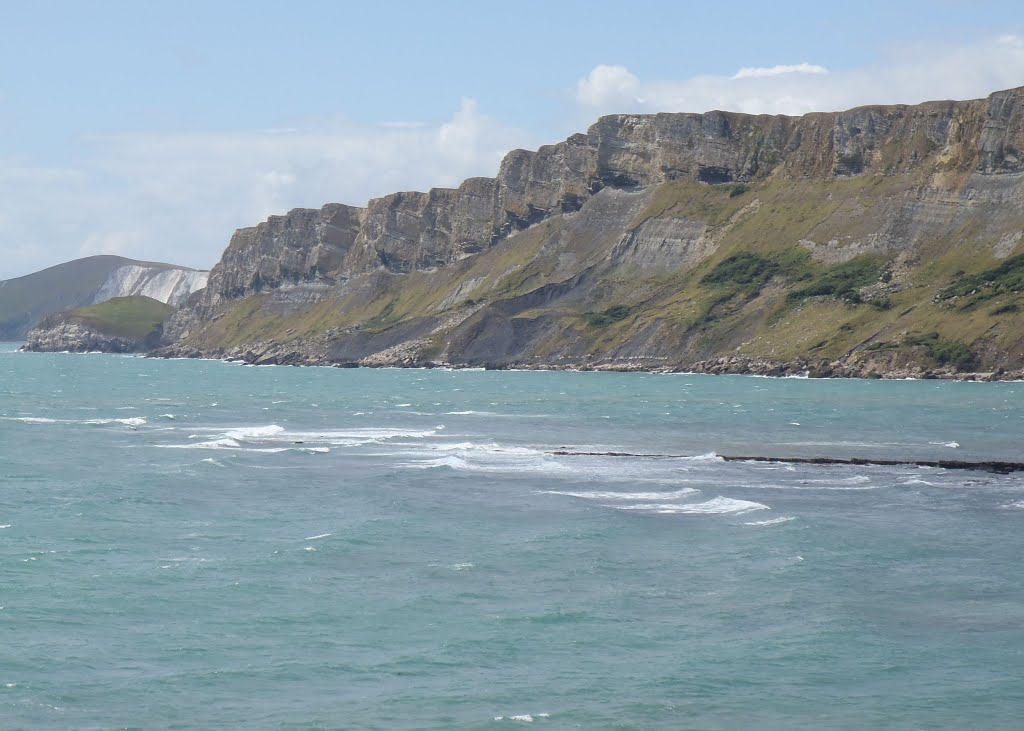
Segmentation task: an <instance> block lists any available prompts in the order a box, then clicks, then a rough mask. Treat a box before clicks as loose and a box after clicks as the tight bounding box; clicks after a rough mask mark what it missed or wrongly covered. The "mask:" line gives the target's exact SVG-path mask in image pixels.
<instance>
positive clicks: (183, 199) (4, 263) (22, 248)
mask: <svg viewBox="0 0 1024 731" xmlns="http://www.w3.org/2000/svg"><path fill="white" fill-rule="evenodd" d="M537 142H538V140H534V139H532V138H531V137H530V136H529V135H528V134H527V133H525V132H523V131H521V130H516V129H513V128H511V127H509V126H506V125H504V124H502V123H501V122H499V121H498V120H495V119H492V118H490V117H488V116H487V115H486V114H484V113H482V112H481V111H480V109H479V108H478V106H477V104H476V102H475V101H473V100H472V99H464V100H463V101H462V103H461V105H460V107H459V108H458V109H457V110H456V111H455V112H454V113H453V114H452V116H451V117H450V118H449V119H447V120H444V121H441V122H437V123H432V124H431V123H423V122H407V123H388V124H357V123H354V122H351V121H349V120H346V119H344V118H335V119H327V120H319V121H311V122H309V123H308V124H305V125H300V126H296V127H294V128H288V129H273V130H257V131H236V132H221V133H204V132H199V133H192V134H155V133H154V134H124V135H106V136H91V137H87V138H85V139H84V140H83V142H82V145H83V150H82V152H81V159H80V160H79V162H78V164H77V165H75V166H73V167H68V168H44V167H32V166H30V165H25V164H24V163H22V164H20V165H14V164H7V165H4V164H3V161H0V279H3V278H5V277H10V276H18V275H20V274H26V273H28V272H31V271H33V270H35V269H40V268H43V267H45V266H49V265H52V264H56V263H59V262H61V261H66V260H69V259H73V258H76V257H78V256H85V255H90V254H100V253H112V254H121V255H124V256H130V257H134V258H140V259H149V260H157V261H170V262H173V263H177V264H184V265H191V266H198V267H208V266H211V265H212V264H213V263H215V262H216V260H217V259H218V258H219V257H220V253H221V251H222V250H223V248H224V246H225V245H226V244H227V241H228V239H229V237H230V236H231V233H232V232H233V231H234V230H235V229H236V228H239V227H242V226H251V225H255V224H256V223H258V222H260V221H262V220H263V219H265V218H266V217H267V216H268V215H271V214H275V213H284V212H285V211H287V210H289V209H290V208H294V207H296V206H308V207H319V206H321V205H323V204H324V203H328V202H343V203H350V204H353V205H364V204H365V203H366V201H367V200H369V199H370V198H371V197H375V196H380V195H384V194H386V193H391V192H394V191H396V190H426V189H428V188H430V187H434V186H454V185H458V184H459V183H460V182H461V181H462V180H464V179H465V178H467V177H472V176H475V175H494V174H495V172H496V171H497V169H498V162H499V160H500V159H501V156H502V155H503V154H504V153H505V152H506V151H507V150H509V149H512V148H514V147H519V146H533V145H535V144H537Z"/></svg>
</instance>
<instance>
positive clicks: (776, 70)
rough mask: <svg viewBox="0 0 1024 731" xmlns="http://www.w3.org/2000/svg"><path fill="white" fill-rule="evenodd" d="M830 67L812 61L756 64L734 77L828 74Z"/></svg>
mask: <svg viewBox="0 0 1024 731" xmlns="http://www.w3.org/2000/svg"><path fill="white" fill-rule="evenodd" d="M827 73H828V69H827V68H825V67H824V66H817V65H815V64H812V63H806V62H805V63H795V64H789V65H781V66H767V67H765V66H754V67H747V68H742V69H740V70H739V71H737V72H736V75H735V76H733V78H734V79H760V78H764V77H765V76H780V75H781V74H827Z"/></svg>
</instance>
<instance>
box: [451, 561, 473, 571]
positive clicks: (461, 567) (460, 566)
mask: <svg viewBox="0 0 1024 731" xmlns="http://www.w3.org/2000/svg"><path fill="white" fill-rule="evenodd" d="M471 568H473V564H472V563H470V562H469V561H464V562H462V563H453V564H452V565H451V569H452V571H468V570H469V569H471Z"/></svg>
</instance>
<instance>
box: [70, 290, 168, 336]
mask: <svg viewBox="0 0 1024 731" xmlns="http://www.w3.org/2000/svg"><path fill="white" fill-rule="evenodd" d="M173 311H174V308H173V307H171V306H170V305H166V304H164V303H163V302H158V301H157V300H155V299H152V298H150V297H115V298H114V299H111V300H107V301H106V302H101V303H100V304H98V305H91V306H89V307H79V308H78V309H74V310H69V311H68V312H65V313H63V314H62V315H61V317H62V318H65V319H77V320H81V321H82V322H83V323H84V324H86V325H88V326H89V327H90V328H91V329H93V330H96V331H97V332H100V333H103V334H104V335H110V336H114V337H119V338H127V339H129V340H145V339H146V337H147V336H148V335H150V334H151V333H152V332H153V331H154V330H156V329H157V327H159V325H160V324H161V323H162V322H163V321H164V320H166V319H167V316H168V315H170V314H171V312H173Z"/></svg>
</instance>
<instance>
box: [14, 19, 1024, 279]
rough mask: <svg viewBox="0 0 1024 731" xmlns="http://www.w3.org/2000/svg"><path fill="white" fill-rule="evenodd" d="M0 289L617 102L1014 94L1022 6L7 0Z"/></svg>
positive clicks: (471, 161) (579, 123) (443, 159)
mask: <svg viewBox="0 0 1024 731" xmlns="http://www.w3.org/2000/svg"><path fill="white" fill-rule="evenodd" d="M0 29H2V37H3V40H2V42H0V279H6V278H10V277H16V276H21V275H24V274H28V273H30V272H33V271H37V270H39V269H42V268H45V267H48V266H52V265H55V264H58V263H61V262H64V261H68V260H71V259H75V258H78V257H82V256H89V255H93V254H119V255H122V256H128V257H132V258H137V259H145V260H153V261H166V262H171V263H174V264H181V265H185V266H192V267H196V268H209V267H210V266H212V265H213V264H214V263H216V261H217V260H218V259H219V257H220V254H221V252H222V251H223V249H224V247H225V246H226V245H227V243H228V241H229V239H230V237H231V234H232V233H233V231H234V230H235V229H237V228H240V227H244V226H253V225H255V224H257V223H259V222H260V221H262V220H264V219H265V218H266V217H267V216H268V215H272V214H280V213H285V212H287V211H288V210H289V209H291V208H294V207H298V206H302V207H320V206H322V205H323V204H325V203H329V202H341V203H348V204H351V205H365V204H366V202H367V201H368V200H369V199H370V198H372V197H375V196H380V195H384V194H386V193H390V192H394V191H399V190H425V189H427V188H430V187H432V186H455V185H458V184H459V182H461V181H462V180H463V179H465V178H467V177H471V176H475V175H494V174H495V173H496V172H497V169H498V164H499V161H500V159H501V157H502V156H503V155H504V154H505V153H507V152H508V151H509V150H512V149H515V148H519V147H523V148H527V149H534V148H536V147H537V146H539V145H541V144H548V143H553V142H558V141H560V140H562V139H564V138H566V137H567V136H568V135H570V134H572V133H574V132H579V131H585V130H586V128H587V127H588V126H589V125H590V124H592V123H593V122H594V121H595V120H596V119H597V118H598V117H599V116H600V115H602V114H610V113H622V112H662V111H669V112H675V111H683V112H703V111H708V110H711V109H726V110H731V111H741V112H749V113H771V114H803V113H806V112H809V111H835V110H841V109H846V108H850V107H853V106H857V105H861V104H874V103H877V104H887V103H907V104H912V103H917V102H921V101H926V100H929V99H970V98H979V97H983V96H986V95H988V94H989V93H991V92H993V91H997V90H1000V89H1006V88H1011V87H1015V86H1024V5H1022V4H1021V3H1020V2H1019V0H1016V1H1008V2H1001V1H997V0H992V1H987V0H975V2H973V3H971V4H970V5H969V6H965V5H964V4H963V3H962V2H955V3H954V2H945V1H944V0H931V1H930V2H916V1H914V0H907V1H905V2H900V1H897V0H888V1H887V2H876V1H874V0H860V1H859V2H858V3H856V4H855V5H854V4H848V3H826V2H821V0H818V1H817V2H784V1H781V0H780V1H776V2H764V1H763V0H762V1H761V2H746V1H744V0H732V1H731V2H728V3H706V2H701V3H697V2H683V1H681V0H680V1H677V2H671V1H670V0H665V1H664V2H651V1H649V0H630V2H622V1H621V0H617V1H616V2H606V1H605V0H588V1H587V2H578V1H577V0H561V1H559V2H551V0H546V1H544V2H540V1H535V0H519V1H517V2H509V1H508V0H503V1H500V2H491V3H483V2H469V1H468V0H467V1H465V2H456V1H454V0H450V1H445V0H433V1H432V2H412V1H411V0H410V1H408V2H402V1H400V0H393V1H392V2H389V3H365V2H364V3H356V2H341V1H340V0H339V1H337V2H330V1H327V0H324V1H323V2H316V1H314V0H290V2H287V3H286V2H283V0H279V1H278V2H263V1H262V0H245V1H244V2H236V1H233V0H202V1H193V0H175V1H174V2H167V1H165V0H150V1H148V2H138V1H137V0H133V1H132V2H114V1H112V0H91V2H89V3H84V2H80V1H71V0H67V1H66V2H56V1H53V0H33V2H28V1H27V0H0Z"/></svg>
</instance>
